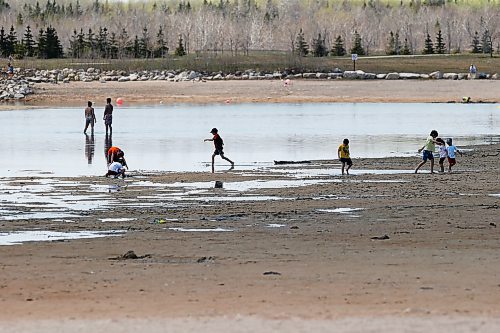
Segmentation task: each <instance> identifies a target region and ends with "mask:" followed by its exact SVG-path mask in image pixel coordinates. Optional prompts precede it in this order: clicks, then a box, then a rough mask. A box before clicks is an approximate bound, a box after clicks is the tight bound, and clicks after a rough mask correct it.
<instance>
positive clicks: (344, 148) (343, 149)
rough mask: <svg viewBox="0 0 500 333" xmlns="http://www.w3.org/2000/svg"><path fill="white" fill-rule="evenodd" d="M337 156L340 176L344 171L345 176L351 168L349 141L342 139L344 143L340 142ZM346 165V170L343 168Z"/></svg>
mask: <svg viewBox="0 0 500 333" xmlns="http://www.w3.org/2000/svg"><path fill="white" fill-rule="evenodd" d="M337 155H338V157H339V160H340V163H342V174H344V170H345V172H346V173H347V174H349V169H350V168H351V167H352V160H351V154H350V152H349V139H344V141H342V144H341V145H340V146H339V149H338V150H337ZM346 164H347V168H346V167H345V166H346Z"/></svg>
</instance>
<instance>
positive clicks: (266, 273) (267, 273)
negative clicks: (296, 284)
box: [262, 271, 281, 275]
mask: <svg viewBox="0 0 500 333" xmlns="http://www.w3.org/2000/svg"><path fill="white" fill-rule="evenodd" d="M262 275H281V273H280V272H274V271H267V272H264V273H262Z"/></svg>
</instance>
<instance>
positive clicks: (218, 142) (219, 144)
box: [204, 128, 234, 173]
mask: <svg viewBox="0 0 500 333" xmlns="http://www.w3.org/2000/svg"><path fill="white" fill-rule="evenodd" d="M218 132H219V131H218V130H217V128H212V130H211V131H210V133H212V134H213V135H214V137H213V138H212V139H205V140H204V141H205V142H206V141H213V142H214V146H215V151H214V153H213V154H212V173H214V172H215V169H214V163H215V156H216V155H220V157H221V158H222V159H224V160H226V161H228V162H229V163H231V169H233V168H234V162H233V161H231V160H230V159H229V158H227V157H225V156H224V151H223V150H222V149H223V146H224V141H222V138H221V137H220V135H219V134H218Z"/></svg>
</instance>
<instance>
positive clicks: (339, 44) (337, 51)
mask: <svg viewBox="0 0 500 333" xmlns="http://www.w3.org/2000/svg"><path fill="white" fill-rule="evenodd" d="M330 54H331V55H332V56H336V57H342V56H345V54H346V51H345V47H344V41H343V40H342V36H340V35H338V36H337V38H336V39H335V44H334V45H333V48H332V50H331V51H330Z"/></svg>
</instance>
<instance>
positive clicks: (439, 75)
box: [429, 71, 443, 80]
mask: <svg viewBox="0 0 500 333" xmlns="http://www.w3.org/2000/svg"><path fill="white" fill-rule="evenodd" d="M429 77H430V78H431V79H436V80H441V79H442V78H443V72H441V71H436V72H432V73H430V74H429Z"/></svg>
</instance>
